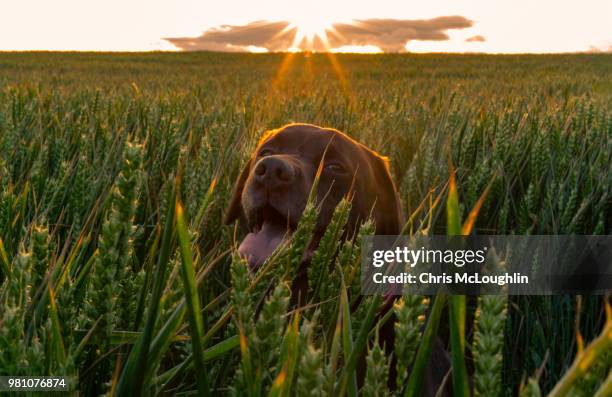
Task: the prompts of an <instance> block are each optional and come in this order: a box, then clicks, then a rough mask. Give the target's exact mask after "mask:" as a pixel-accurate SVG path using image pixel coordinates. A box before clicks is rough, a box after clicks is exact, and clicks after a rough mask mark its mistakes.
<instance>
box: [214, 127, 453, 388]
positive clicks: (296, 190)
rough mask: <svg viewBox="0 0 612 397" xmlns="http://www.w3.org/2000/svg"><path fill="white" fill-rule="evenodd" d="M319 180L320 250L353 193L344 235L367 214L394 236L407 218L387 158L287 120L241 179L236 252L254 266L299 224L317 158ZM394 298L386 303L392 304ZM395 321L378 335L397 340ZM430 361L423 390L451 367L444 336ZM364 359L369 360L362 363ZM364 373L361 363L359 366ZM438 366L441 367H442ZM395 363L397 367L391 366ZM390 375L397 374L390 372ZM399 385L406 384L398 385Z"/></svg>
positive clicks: (230, 218) (302, 288) (299, 290)
mask: <svg viewBox="0 0 612 397" xmlns="http://www.w3.org/2000/svg"><path fill="white" fill-rule="evenodd" d="M320 164H322V173H321V176H320V179H319V184H318V186H317V192H316V194H317V196H316V197H317V204H318V205H319V208H320V211H319V218H318V221H317V224H316V227H315V232H314V236H313V239H312V242H311V245H310V247H309V252H310V254H311V253H312V251H313V250H314V249H316V247H317V245H318V243H319V240H320V239H321V237H322V235H323V233H324V232H325V229H326V227H327V225H328V224H329V222H330V220H331V216H332V214H333V211H334V209H335V207H336V205H337V204H338V203H339V202H340V200H341V199H342V198H343V197H346V196H349V195H350V196H351V197H352V207H351V213H350V214H349V221H348V225H347V235H352V232H354V231H355V230H356V228H357V227H358V226H359V224H360V223H361V222H362V221H364V220H366V219H367V218H369V217H372V218H373V219H374V222H375V225H376V234H390V235H396V234H399V233H400V231H401V227H402V225H403V220H402V211H401V205H400V200H399V198H398V195H397V192H396V189H395V185H394V184H393V180H392V178H391V175H390V173H389V164H388V160H387V159H386V158H385V157H382V156H380V155H379V154H378V153H376V152H374V151H373V150H371V149H369V148H367V147H366V146H364V145H362V144H361V143H359V142H357V141H355V140H353V139H351V138H350V137H348V136H347V135H345V134H344V133H342V132H340V131H337V130H334V129H330V128H321V127H317V126H314V125H310V124H289V125H286V126H284V127H281V128H279V129H276V130H272V131H269V132H267V133H266V134H264V136H263V137H262V138H261V140H260V142H259V145H258V146H257V149H256V150H255V152H254V154H253V155H252V156H251V158H250V160H249V162H248V163H247V165H246V167H245V168H244V170H243V171H242V173H241V174H240V176H239V178H238V181H237V182H236V185H235V188H234V193H233V196H232V198H231V201H230V205H229V208H228V210H227V212H226V216H225V223H226V224H230V223H233V222H234V221H236V220H237V219H240V222H241V225H242V226H243V227H244V228H245V231H246V232H247V235H246V237H245V238H244V240H243V241H242V242H241V244H240V246H239V248H238V251H239V253H240V255H242V256H243V257H245V258H246V259H247V260H248V262H249V265H250V267H251V269H253V270H255V269H256V268H257V267H259V266H260V265H261V264H262V263H263V262H264V261H265V260H266V258H268V257H269V256H270V255H271V254H272V252H273V251H274V249H275V248H276V247H277V246H278V245H279V244H280V243H281V242H282V241H283V240H284V239H285V238H287V237H288V236H290V235H291V233H292V232H293V231H294V230H295V228H296V226H297V223H298V221H299V219H300V217H301V215H302V212H303V211H304V208H305V206H306V202H307V200H308V196H309V193H310V191H311V188H312V186H313V182H314V179H315V175H316V173H317V169H318V168H319V165H320ZM309 259H310V255H309V253H307V254H306V255H305V259H304V261H303V263H302V268H301V269H296V270H298V272H297V278H296V280H294V284H293V294H292V295H293V298H295V297H296V296H298V298H297V299H298V301H299V299H300V298H299V297H303V296H304V295H305V293H306V291H307V290H308V288H307V285H308V284H307V280H305V278H306V272H305V271H304V270H305V267H307V266H308V262H309ZM391 303H392V302H391V301H390V300H389V301H388V304H387V305H385V308H383V310H388V309H389V308H390V307H391ZM393 322H394V321H387V323H386V324H385V326H384V327H383V329H381V340H383V341H384V343H385V344H386V346H387V348H391V347H392V346H393V334H394V332H393ZM435 349H436V352H435V353H434V357H435V358H433V359H432V360H431V361H430V364H432V365H430V368H431V369H432V370H430V371H428V372H427V374H426V379H425V386H424V389H425V390H424V393H423V395H427V396H429V395H431V396H433V395H434V394H435V392H436V391H437V388H438V386H439V385H440V384H441V382H442V379H443V377H444V375H445V374H446V372H447V370H448V359H447V357H446V354H445V352H444V349H443V347H442V346H441V343H438V344H437V345H436V348H435ZM361 364H364V363H361ZM360 367H362V368H360V369H361V371H360V372H363V365H360ZM438 367H440V368H438ZM392 368H394V366H392ZM393 372H394V371H392V374H391V376H390V379H392V383H394V382H393V380H394V379H395V374H394V373H393ZM400 387H401V386H400Z"/></svg>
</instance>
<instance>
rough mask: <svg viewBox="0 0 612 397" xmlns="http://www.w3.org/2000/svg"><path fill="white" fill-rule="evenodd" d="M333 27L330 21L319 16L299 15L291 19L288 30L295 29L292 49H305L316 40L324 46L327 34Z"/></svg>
mask: <svg viewBox="0 0 612 397" xmlns="http://www.w3.org/2000/svg"><path fill="white" fill-rule="evenodd" d="M332 27H333V25H332V21H329V20H326V19H324V18H322V17H321V16H319V15H300V16H296V17H294V18H291V20H290V21H289V26H288V29H296V33H295V38H294V40H293V45H292V47H293V48H300V49H304V44H305V45H306V47H307V48H306V49H308V46H310V45H312V43H313V41H314V40H315V39H316V38H318V39H321V41H322V42H323V43H324V44H326V43H327V32H328V31H329V30H331V29H332ZM304 42H305V43H304Z"/></svg>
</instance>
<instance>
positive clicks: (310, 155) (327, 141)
mask: <svg viewBox="0 0 612 397" xmlns="http://www.w3.org/2000/svg"><path fill="white" fill-rule="evenodd" d="M320 163H322V165H323V171H322V174H321V176H320V180H319V185H318V189H317V203H318V204H319V205H320V212H319V218H318V222H317V225H316V227H315V233H314V236H313V242H314V245H316V244H317V243H318V240H319V239H320V238H321V236H322V235H323V233H324V231H325V228H326V227H327V225H328V224H329V222H330V220H331V216H332V214H333V211H334V208H335V207H336V205H337V204H338V203H339V202H340V200H341V199H342V198H343V197H345V196H347V195H348V194H349V193H350V194H351V196H352V209H351V213H350V215H349V222H348V229H349V230H354V229H355V227H357V226H358V225H359V223H360V222H362V221H363V220H365V219H367V218H368V217H369V216H370V214H371V215H372V217H373V219H374V221H375V223H376V233H377V234H398V233H399V232H400V228H401V225H402V214H401V206H400V201H399V199H398V196H397V193H396V190H395V186H394V184H393V181H392V179H391V175H390V174H389V165H388V161H387V159H386V158H385V157H382V156H380V155H378V154H377V153H376V152H374V151H372V150H370V149H368V148H367V147H366V146H364V145H362V144H360V143H359V142H356V141H355V140H353V139H351V138H349V137H348V136H347V135H345V134H343V133H342V132H340V131H337V130H334V129H330V128H321V127H317V126H314V125H310V124H289V125H287V126H284V127H282V128H279V129H277V130H272V131H269V132H268V133H266V134H265V135H264V136H263V138H262V139H261V140H260V142H259V145H258V147H257V150H256V151H255V153H254V154H253V156H252V157H251V159H250V160H249V162H248V164H247V166H246V167H245V169H244V170H243V171H242V173H241V175H240V177H239V178H238V181H237V183H236V186H235V189H234V194H233V197H232V199H231V202H230V205H229V208H228V211H227V213H226V217H225V223H226V224H229V223H232V222H234V221H235V220H236V219H238V218H240V219H241V222H242V224H243V225H244V226H246V228H247V229H248V230H247V231H248V232H249V233H248V234H247V236H246V237H245V239H244V240H243V241H242V243H241V244H240V247H239V252H240V254H241V255H242V256H243V257H245V258H247V259H248V262H249V264H250V266H251V268H253V269H254V268H256V267H258V266H259V265H261V264H262V263H263V261H264V260H265V259H266V258H267V257H268V256H270V254H271V253H272V251H274V249H275V248H276V247H277V246H278V245H279V244H280V243H281V241H283V239H284V238H285V237H286V236H288V235H290V234H291V233H292V232H293V231H294V230H295V227H296V226H297V223H298V221H299V219H300V216H301V215H302V211H303V210H304V207H305V206H306V201H307V200H308V195H309V193H310V190H311V188H312V185H313V182H314V179H315V175H316V172H317V169H318V167H319V164H320ZM310 248H311V249H312V248H314V247H312V246H311V247H310Z"/></svg>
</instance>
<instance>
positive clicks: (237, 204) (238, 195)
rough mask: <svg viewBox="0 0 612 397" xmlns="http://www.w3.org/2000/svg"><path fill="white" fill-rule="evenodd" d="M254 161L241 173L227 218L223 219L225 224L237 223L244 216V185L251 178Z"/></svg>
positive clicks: (226, 212) (227, 210)
mask: <svg viewBox="0 0 612 397" xmlns="http://www.w3.org/2000/svg"><path fill="white" fill-rule="evenodd" d="M252 161H253V159H252V158H251V159H249V161H248V162H247V163H246V165H245V166H244V169H243V170H242V172H241V173H240V176H239V177H238V180H237V181H236V184H235V185H234V192H233V193H232V198H231V199H230V202H229V205H228V207H227V209H226V210H225V216H224V217H223V223H225V224H226V225H229V224H231V223H233V222H235V221H236V219H238V218H240V217H242V216H243V211H242V202H241V201H242V191H243V190H244V185H245V183H246V180H247V178H248V177H249V173H250V172H251V162H252Z"/></svg>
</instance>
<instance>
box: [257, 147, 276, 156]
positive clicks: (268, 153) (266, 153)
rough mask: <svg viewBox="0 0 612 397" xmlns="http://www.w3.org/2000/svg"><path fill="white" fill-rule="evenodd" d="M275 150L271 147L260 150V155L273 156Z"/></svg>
mask: <svg viewBox="0 0 612 397" xmlns="http://www.w3.org/2000/svg"><path fill="white" fill-rule="evenodd" d="M273 154H274V152H273V151H272V150H270V149H263V150H262V151H261V152H259V157H266V156H271V155H273Z"/></svg>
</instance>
